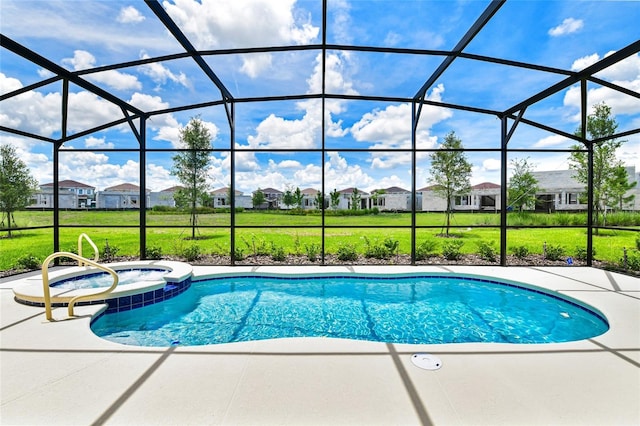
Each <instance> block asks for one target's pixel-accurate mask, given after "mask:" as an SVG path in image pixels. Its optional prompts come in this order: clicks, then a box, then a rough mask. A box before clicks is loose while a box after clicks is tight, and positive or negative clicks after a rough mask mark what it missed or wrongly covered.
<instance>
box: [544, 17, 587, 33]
mask: <svg viewBox="0 0 640 426" xmlns="http://www.w3.org/2000/svg"><path fill="white" fill-rule="evenodd" d="M583 26H584V22H583V21H582V19H575V18H567V19H565V20H563V21H562V24H560V25H558V26H557V27H553V28H551V29H550V30H549V35H550V36H552V37H558V36H562V35H566V34H571V33H575V32H576V31H579V30H581V29H582V27H583Z"/></svg>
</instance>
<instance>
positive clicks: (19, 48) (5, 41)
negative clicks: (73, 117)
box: [0, 34, 144, 115]
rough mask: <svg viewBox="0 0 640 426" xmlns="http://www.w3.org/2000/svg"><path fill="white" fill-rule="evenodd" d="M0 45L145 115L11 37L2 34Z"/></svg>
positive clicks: (108, 99) (119, 104)
mask: <svg viewBox="0 0 640 426" xmlns="http://www.w3.org/2000/svg"><path fill="white" fill-rule="evenodd" d="M0 45H1V46H2V47H4V48H6V49H8V50H10V51H12V52H13V53H15V54H16V55H19V56H22V57H23V58H25V59H26V60H28V61H30V62H32V63H34V64H36V65H39V66H41V67H42V68H45V69H47V70H49V71H51V72H52V73H54V74H57V75H58V76H60V77H62V78H64V79H67V80H69V81H71V82H72V83H73V84H76V85H78V86H80V87H82V88H83V89H85V90H88V91H89V92H92V93H94V94H96V95H98V96H100V97H102V98H104V99H105V100H107V101H109V102H111V103H113V104H115V105H118V106H119V107H122V108H126V109H127V110H129V111H132V112H134V113H136V114H139V115H143V114H144V113H143V112H142V111H141V110H139V109H138V108H136V107H134V106H133V105H130V104H128V103H127V102H125V101H123V100H122V99H120V98H118V97H117V96H115V95H113V94H112V93H111V92H108V91H106V90H104V89H102V88H100V87H98V86H96V85H95V84H93V83H90V82H88V81H86V80H84V79H82V78H81V77H79V76H77V75H75V74H74V73H72V72H71V71H69V70H67V69H65V68H63V67H61V66H60V65H58V64H56V63H55V62H52V61H50V60H49V59H47V58H45V57H44V56H40V55H38V54H37V53H36V52H34V51H32V50H30V49H27V48H26V47H24V46H23V45H21V44H20V43H17V42H15V41H13V40H12V39H10V38H9V37H7V36H5V35H4V34H0Z"/></svg>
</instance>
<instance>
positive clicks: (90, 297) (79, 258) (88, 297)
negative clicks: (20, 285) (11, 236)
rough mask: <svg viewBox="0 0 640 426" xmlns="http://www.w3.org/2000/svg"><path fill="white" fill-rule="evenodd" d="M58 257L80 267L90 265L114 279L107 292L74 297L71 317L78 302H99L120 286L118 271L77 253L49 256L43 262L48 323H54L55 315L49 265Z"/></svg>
mask: <svg viewBox="0 0 640 426" xmlns="http://www.w3.org/2000/svg"><path fill="white" fill-rule="evenodd" d="M57 257H69V258H71V259H75V260H77V261H78V265H80V264H81V263H82V264H83V265H90V266H93V267H95V268H98V269H101V270H103V271H105V272H108V273H109V274H111V276H112V277H113V284H111V287H109V288H108V289H106V290H103V291H101V292H98V293H93V294H81V295H78V296H75V297H73V298H72V299H71V300H70V301H69V308H68V309H69V316H70V317H72V316H74V315H73V306H74V305H75V304H76V302H78V301H85V300H98V299H101V298H102V296H106V295H107V294H109V293H111V292H112V291H113V290H115V288H116V287H117V286H118V274H117V273H116V271H114V270H113V269H111V268H109V267H108V266H105V265H101V264H99V263H98V262H94V261H93V260H89V259H87V258H84V257H82V256H79V255H77V254H75V253H69V252H64V251H59V252H56V253H53V254H51V255H49V256H47V258H46V259H45V260H44V262H42V289H43V292H44V309H45V316H46V318H47V320H48V321H53V315H52V312H51V292H50V290H49V263H51V261H52V260H53V259H55V258H57Z"/></svg>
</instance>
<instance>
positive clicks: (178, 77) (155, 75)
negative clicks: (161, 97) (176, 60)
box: [139, 51, 191, 88]
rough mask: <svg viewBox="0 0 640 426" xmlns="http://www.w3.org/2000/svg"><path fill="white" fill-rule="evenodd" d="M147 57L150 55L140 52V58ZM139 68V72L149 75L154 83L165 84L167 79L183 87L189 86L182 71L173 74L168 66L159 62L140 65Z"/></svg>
mask: <svg viewBox="0 0 640 426" xmlns="http://www.w3.org/2000/svg"><path fill="white" fill-rule="evenodd" d="M148 58H150V56H149V55H148V54H147V53H146V52H144V51H143V52H141V54H140V59H148ZM139 69H140V72H142V73H143V74H145V75H147V76H149V77H150V78H151V79H152V80H153V81H154V83H156V84H159V85H160V84H165V83H166V82H167V80H170V81H172V82H174V83H178V84H180V85H182V86H184V87H187V88H189V87H191V83H190V82H189V79H188V78H187V76H186V75H185V74H184V73H183V72H181V73H180V74H174V73H173V72H172V71H171V70H170V69H169V68H167V67H165V66H164V65H162V64H161V63H160V62H153V63H150V64H145V65H141V66H140V67H139Z"/></svg>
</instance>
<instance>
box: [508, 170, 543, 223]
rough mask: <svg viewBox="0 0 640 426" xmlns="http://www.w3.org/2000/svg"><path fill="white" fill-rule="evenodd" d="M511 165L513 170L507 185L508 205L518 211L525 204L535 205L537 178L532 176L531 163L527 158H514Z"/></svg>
mask: <svg viewBox="0 0 640 426" xmlns="http://www.w3.org/2000/svg"><path fill="white" fill-rule="evenodd" d="M511 165H512V166H513V169H514V170H513V175H512V176H511V179H510V180H509V185H508V187H507V201H508V205H509V206H510V207H513V208H517V209H518V211H522V209H523V207H526V206H535V202H536V193H537V192H538V180H537V179H536V178H535V177H534V176H533V173H532V170H533V165H532V164H531V163H529V159H528V158H522V159H517V158H516V159H514V160H512V161H511Z"/></svg>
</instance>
